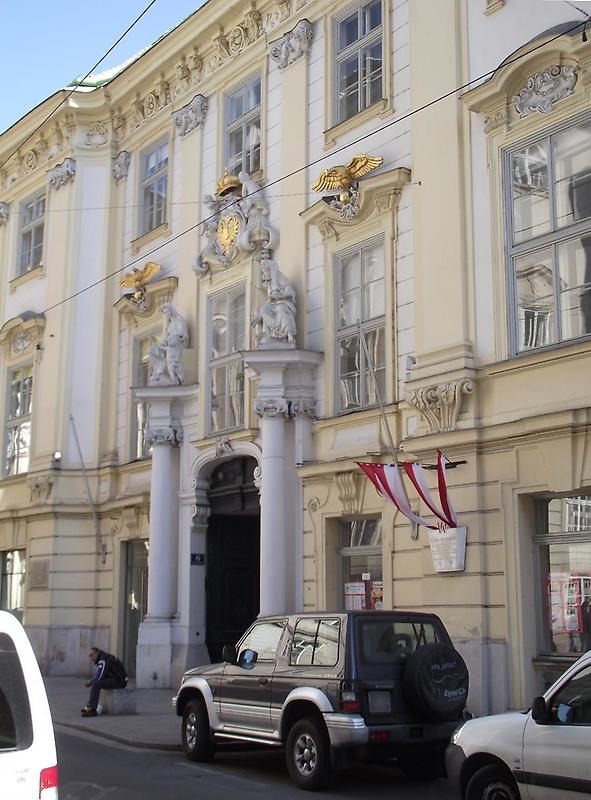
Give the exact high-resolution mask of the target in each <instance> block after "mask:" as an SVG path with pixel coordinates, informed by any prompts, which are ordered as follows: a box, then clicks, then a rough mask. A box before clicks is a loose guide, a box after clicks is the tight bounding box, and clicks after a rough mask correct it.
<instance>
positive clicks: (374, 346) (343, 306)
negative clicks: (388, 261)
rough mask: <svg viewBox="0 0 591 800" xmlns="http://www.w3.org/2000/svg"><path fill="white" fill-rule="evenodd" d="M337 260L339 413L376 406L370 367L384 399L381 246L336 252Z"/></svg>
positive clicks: (358, 247)
mask: <svg viewBox="0 0 591 800" xmlns="http://www.w3.org/2000/svg"><path fill="white" fill-rule="evenodd" d="M336 262H337V263H336V271H337V350H338V367H337V373H338V388H339V400H338V410H339V412H341V413H342V412H344V411H355V410H357V409H360V408H365V407H366V406H372V405H375V404H376V403H377V397H376V392H375V384H374V380H373V377H372V374H371V373H372V369H373V372H374V375H375V378H376V383H377V385H378V388H379V390H380V394H381V395H382V397H383V396H384V388H385V373H386V353H385V341H384V340H385V308H386V302H385V280H384V244H383V242H382V241H374V242H368V243H366V244H364V245H361V246H357V247H355V248H353V249H350V250H347V251H345V252H344V253H340V254H338V255H337V256H336ZM358 322H359V323H360V326H361V329H360V328H359V327H358V325H357V323H358ZM362 336H363V338H364V339H365V343H366V345H367V351H366V348H365V347H364V345H363V341H362V339H361V337H362ZM367 353H369V359H370V361H371V363H368V358H367Z"/></svg>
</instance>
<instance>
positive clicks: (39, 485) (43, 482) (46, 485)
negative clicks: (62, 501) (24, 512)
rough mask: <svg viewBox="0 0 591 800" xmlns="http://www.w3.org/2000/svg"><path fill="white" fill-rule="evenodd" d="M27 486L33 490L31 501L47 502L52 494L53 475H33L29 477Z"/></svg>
mask: <svg viewBox="0 0 591 800" xmlns="http://www.w3.org/2000/svg"><path fill="white" fill-rule="evenodd" d="M27 486H28V487H29V489H30V491H31V503H37V504H41V503H46V502H47V501H48V499H49V495H50V494H51V489H52V486H53V477H52V476H51V475H31V476H30V477H29V478H27Z"/></svg>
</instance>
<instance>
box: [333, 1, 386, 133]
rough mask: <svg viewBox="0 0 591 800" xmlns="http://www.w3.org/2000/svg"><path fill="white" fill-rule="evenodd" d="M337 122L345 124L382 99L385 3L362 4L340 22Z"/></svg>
mask: <svg viewBox="0 0 591 800" xmlns="http://www.w3.org/2000/svg"><path fill="white" fill-rule="evenodd" d="M335 53H336V69H335V75H336V91H335V96H336V122H337V123H338V122H343V120H345V119H349V118H350V117H353V116H354V115H355V114H357V113H358V112H359V111H363V109H364V108H367V107H368V106H371V105H372V104H373V103H377V102H378V101H379V100H381V99H382V97H383V88H382V72H383V67H382V60H383V27H382V0H370V2H368V3H362V4H361V5H360V6H358V7H357V8H356V9H355V10H354V11H350V12H349V13H347V14H346V16H344V17H341V18H340V19H337V21H336V25H335Z"/></svg>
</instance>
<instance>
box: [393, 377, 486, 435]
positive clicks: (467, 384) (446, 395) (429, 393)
mask: <svg viewBox="0 0 591 800" xmlns="http://www.w3.org/2000/svg"><path fill="white" fill-rule="evenodd" d="M473 391H474V381H472V380H471V379H470V378H460V379H459V380H455V381H449V382H448V383H440V384H437V385H435V386H423V387H422V388H421V389H414V390H413V391H412V392H410V394H409V396H408V402H409V403H410V404H411V405H412V406H414V407H415V408H416V409H417V411H418V412H419V413H420V414H421V416H423V417H424V419H425V421H426V422H427V425H428V426H429V433H439V432H442V431H454V430H455V429H456V424H457V421H458V417H459V415H460V409H461V405H462V396H463V395H469V394H472V393H473Z"/></svg>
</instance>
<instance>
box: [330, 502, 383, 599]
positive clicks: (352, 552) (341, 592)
mask: <svg viewBox="0 0 591 800" xmlns="http://www.w3.org/2000/svg"><path fill="white" fill-rule="evenodd" d="M366 520H375V521H376V523H377V526H378V527H379V528H380V538H381V542H380V544H373V545H359V546H349V547H342V546H341V531H342V530H343V527H344V526H345V525H347V524H350V523H351V522H361V521H366ZM336 551H337V559H338V570H337V576H338V581H339V583H338V590H337V591H338V602H339V604H340V605H341V606H342V609H341V610H342V611H343V612H344V611H346V610H347V609H346V608H345V583H348V582H350V581H349V580H348V579H347V581H345V568H344V567H345V565H344V559H345V558H352V557H353V556H369V557H374V558H375V557H379V558H380V563H381V572H382V602H383V585H384V519H383V516H382V515H381V514H361V515H358V516H345V517H339V518H338V519H337V547H336ZM372 583H373V581H372ZM366 590H367V587H366ZM367 610H369V609H367Z"/></svg>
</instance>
